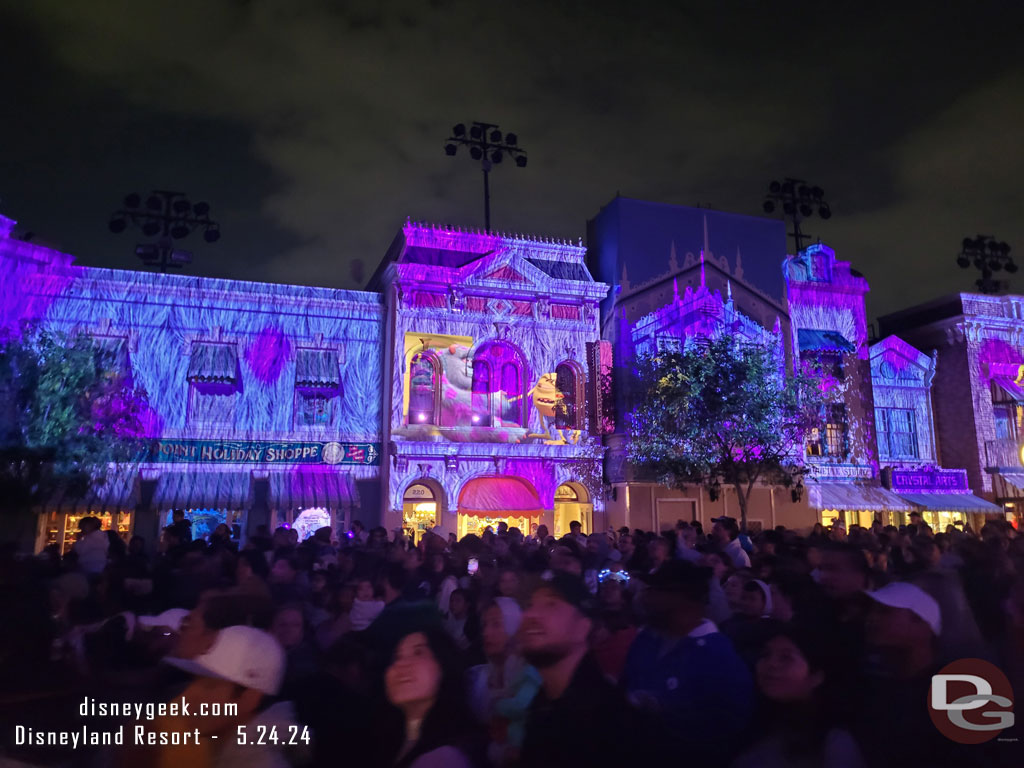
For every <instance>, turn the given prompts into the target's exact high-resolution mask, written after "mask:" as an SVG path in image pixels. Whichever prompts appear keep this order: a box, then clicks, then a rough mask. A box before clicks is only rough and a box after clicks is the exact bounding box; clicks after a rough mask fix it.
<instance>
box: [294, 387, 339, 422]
mask: <svg viewBox="0 0 1024 768" xmlns="http://www.w3.org/2000/svg"><path fill="white" fill-rule="evenodd" d="M297 397H298V421H299V425H300V426H303V427H323V426H327V425H328V424H329V423H330V421H331V398H330V397H328V395H327V394H326V393H325V392H316V391H309V392H298V393H297Z"/></svg>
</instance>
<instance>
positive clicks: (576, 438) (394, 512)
mask: <svg viewBox="0 0 1024 768" xmlns="http://www.w3.org/2000/svg"><path fill="white" fill-rule="evenodd" d="M585 254H586V249H585V248H584V247H583V246H582V245H574V244H570V243H566V242H557V241H549V240H543V241H542V240H537V239H529V238H516V237H507V236H499V235H495V234H485V233H481V232H464V231H460V230H455V229H450V228H443V227H428V226H423V225H418V224H412V223H409V224H406V226H405V227H404V228H403V229H402V231H401V233H400V234H399V236H398V238H397V239H396V241H395V243H394V244H393V245H392V248H391V250H390V251H389V255H388V258H387V259H386V260H385V262H384V264H383V265H382V269H381V270H380V271H379V272H378V274H377V276H376V277H375V278H374V281H373V282H372V283H371V287H373V288H377V289H379V290H380V291H381V292H382V294H383V297H384V306H385V308H386V328H385V331H384V340H383V346H384V349H385V354H386V356H387V359H386V363H385V382H386V387H385V390H386V391H385V395H384V397H385V400H384V423H383V425H382V429H383V435H384V441H385V443H386V445H387V461H386V463H385V466H384V485H385V489H386V499H387V500H386V503H385V510H384V514H385V524H386V525H388V526H389V527H391V526H393V525H398V524H401V523H403V521H404V523H405V525H406V526H407V527H419V528H423V527H426V526H433V527H436V528H437V529H439V530H440V531H441V532H442V533H444V534H445V535H447V534H448V533H457V535H458V536H459V537H460V538H461V537H462V536H464V535H466V534H468V533H480V532H482V530H483V529H484V528H485V527H486V526H487V525H495V524H496V523H497V522H499V521H501V520H505V521H506V522H507V523H508V524H509V525H510V526H515V527H518V528H520V529H521V530H522V531H523V532H524V533H530V531H531V530H532V529H535V528H536V527H537V526H538V525H540V524H544V525H547V527H548V530H549V531H551V533H552V534H554V535H556V536H557V535H561V534H563V533H568V529H569V523H570V522H571V521H573V520H578V521H580V522H581V523H582V526H583V530H584V531H588V532H589V531H592V530H603V529H604V526H605V518H604V501H603V493H602V482H601V459H602V453H603V449H602V446H601V433H602V426H601V417H600V407H599V398H600V387H599V386H598V384H599V383H600V382H601V381H602V380H607V378H608V371H607V370H605V371H603V372H602V369H601V366H602V365H604V367H605V369H607V367H608V363H609V361H608V355H607V353H606V352H605V353H604V354H602V344H601V342H600V336H599V331H598V320H599V307H598V304H599V302H600V301H601V300H602V299H603V298H604V297H605V295H606V294H607V291H608V287H607V286H606V285H603V284H601V283H597V282H595V281H594V280H593V278H592V277H591V275H590V273H589V271H588V270H587V268H586V265H585V263H584V257H585Z"/></svg>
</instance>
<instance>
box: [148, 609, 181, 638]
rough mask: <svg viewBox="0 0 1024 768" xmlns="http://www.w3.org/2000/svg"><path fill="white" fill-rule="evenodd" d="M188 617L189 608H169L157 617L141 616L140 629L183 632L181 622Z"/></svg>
mask: <svg viewBox="0 0 1024 768" xmlns="http://www.w3.org/2000/svg"><path fill="white" fill-rule="evenodd" d="M186 616H188V609H187V608H168V609H167V610H166V611H164V612H163V613H158V614H157V615H156V616H139V617H138V622H139V626H140V627H145V628H146V629H152V628H153V627H169V628H171V629H173V630H174V631H175V632H181V622H183V621H184V620H185V617H186Z"/></svg>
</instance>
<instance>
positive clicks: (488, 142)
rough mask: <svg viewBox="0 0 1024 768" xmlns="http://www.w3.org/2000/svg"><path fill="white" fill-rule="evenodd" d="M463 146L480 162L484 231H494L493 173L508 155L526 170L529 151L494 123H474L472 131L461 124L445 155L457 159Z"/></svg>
mask: <svg viewBox="0 0 1024 768" xmlns="http://www.w3.org/2000/svg"><path fill="white" fill-rule="evenodd" d="M460 146H465V147H469V156H470V157H471V158H472V159H473V160H479V161H480V167H481V170H483V173H484V229H485V230H486V231H488V232H490V231H491V184H490V174H491V169H492V168H493V167H494V166H495V165H496V164H497V163H500V162H501V161H502V158H503V157H504V156H505V155H508V156H509V157H511V158H513V159H514V160H515V164H516V167H517V168H525V167H526V150H525V149H522V148H521V147H520V146H519V140H518V138H517V137H516V135H515V134H514V133H506V134H505V135H504V136H502V133H501V130H500V129H499V128H498V126H497V125H495V124H494V123H481V122H479V121H478V122H474V123H473V124H472V125H470V127H469V130H468V131H467V130H466V126H465V125H463V124H462V123H459V124H458V125H456V126H455V127H454V128H452V135H451V136H450V137H448V142H447V143H446V144H445V146H444V151H445V154H446V155H448V156H449V157H454V156H455V154H456V152H458V150H459V147H460Z"/></svg>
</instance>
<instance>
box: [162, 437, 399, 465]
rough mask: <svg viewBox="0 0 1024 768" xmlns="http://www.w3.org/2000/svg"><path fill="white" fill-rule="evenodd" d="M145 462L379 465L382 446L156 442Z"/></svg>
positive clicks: (325, 443)
mask: <svg viewBox="0 0 1024 768" xmlns="http://www.w3.org/2000/svg"><path fill="white" fill-rule="evenodd" d="M143 461H151V462H163V461H174V462H188V463H193V462H195V463H200V462H203V463H207V462H209V463H213V464H218V463H220V464H332V465H333V464H380V444H379V443H337V442H333V441H328V442H322V443H319V442H308V443H306V442H302V443H300V442H263V441H257V440H155V441H154V442H153V443H152V444H151V445H150V447H149V450H148V451H147V453H146V456H145V457H144V458H143Z"/></svg>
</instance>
